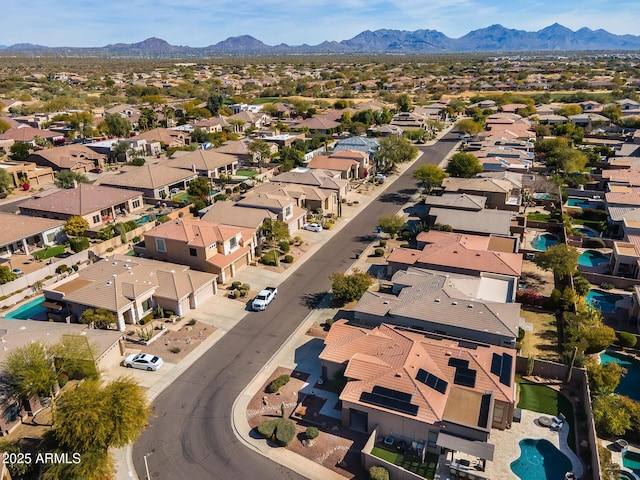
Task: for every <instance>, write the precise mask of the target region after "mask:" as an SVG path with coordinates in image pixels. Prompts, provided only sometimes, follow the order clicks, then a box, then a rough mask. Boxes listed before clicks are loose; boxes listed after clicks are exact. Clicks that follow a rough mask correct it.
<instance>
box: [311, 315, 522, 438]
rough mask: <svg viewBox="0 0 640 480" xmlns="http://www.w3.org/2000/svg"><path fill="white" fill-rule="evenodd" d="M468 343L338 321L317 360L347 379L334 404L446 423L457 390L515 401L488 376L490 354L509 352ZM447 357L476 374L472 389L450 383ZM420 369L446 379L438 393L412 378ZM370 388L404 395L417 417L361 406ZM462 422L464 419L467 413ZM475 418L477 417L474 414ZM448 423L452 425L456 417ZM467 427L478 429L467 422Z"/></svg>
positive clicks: (510, 390) (452, 369) (452, 371)
mask: <svg viewBox="0 0 640 480" xmlns="http://www.w3.org/2000/svg"><path fill="white" fill-rule="evenodd" d="M334 329H335V330H334ZM471 343H472V342H466V341H462V340H457V339H452V338H445V337H440V336H437V335H433V334H423V333H420V332H417V331H409V330H407V329H403V328H400V327H394V326H391V325H387V324H383V325H381V326H380V327H377V328H374V329H373V330H367V329H364V328H360V327H357V326H350V325H347V324H346V321H345V320H339V321H337V322H335V323H334V324H333V326H332V327H331V330H330V332H329V335H328V336H327V338H326V339H325V348H324V350H323V351H322V353H321V354H320V356H319V358H320V359H321V360H323V361H330V362H332V363H337V364H345V363H346V364H347V369H346V371H345V375H346V376H347V377H348V378H349V379H350V381H349V382H347V385H346V386H345V388H344V390H343V391H342V393H341V395H340V400H342V401H343V402H349V403H353V404H360V405H366V406H367V408H373V409H376V410H381V411H385V412H388V413H392V414H395V415H399V416H406V417H408V418H413V419H416V420H418V421H421V422H424V423H428V424H433V423H435V422H437V421H441V420H443V419H447V411H448V410H450V409H447V406H448V405H449V404H450V403H455V401H456V399H459V398H461V397H462V396H464V393H462V392H470V393H472V392H476V393H478V394H485V393H487V392H493V395H494V398H495V399H496V400H500V401H503V402H507V403H513V402H514V401H515V398H514V397H515V393H514V392H515V389H514V388H513V386H512V384H511V385H510V386H507V385H505V384H504V383H501V382H500V378H499V376H498V375H496V374H494V373H491V363H492V359H493V355H494V354H498V355H502V354H507V355H511V356H512V357H513V356H515V351H514V350H511V349H507V348H502V347H497V346H487V345H477V346H476V347H475V348H473V347H471ZM470 347H471V348H470ZM451 358H458V359H460V360H466V361H468V362H469V366H468V368H469V369H473V370H475V371H476V372H477V373H476V381H475V386H474V387H466V386H462V385H459V384H456V383H454V379H455V367H453V366H450V365H449V360H450V359H451ZM420 369H422V370H425V371H427V372H429V373H430V374H433V375H436V376H437V377H438V378H440V379H441V380H444V381H446V382H447V383H448V384H447V385H446V387H445V388H444V392H440V391H437V390H435V389H433V388H431V387H429V386H427V385H426V384H425V383H423V382H421V381H419V380H417V378H416V376H417V375H418V372H419V370H420ZM514 375H515V362H513V364H512V369H511V372H510V378H511V380H513V377H514ZM375 387H384V388H388V389H392V390H395V391H397V392H403V393H406V394H408V395H409V396H410V397H411V403H412V404H414V405H416V406H417V408H418V410H417V415H415V416H412V415H409V414H406V413H402V412H398V411H394V410H390V409H387V408H385V407H381V406H375V405H372V404H369V403H366V402H362V401H361V395H362V393H363V392H372V391H373V389H374V388H375ZM452 410H453V411H456V410H459V409H452ZM476 413H477V412H476ZM467 418H470V417H469V416H468V415H467ZM475 418H476V419H477V418H478V416H477V414H476V416H475ZM449 419H450V420H452V421H456V418H449ZM458 420H459V419H458ZM470 426H472V427H478V426H480V425H477V424H476V425H474V424H473V423H472V424H471V425H470Z"/></svg>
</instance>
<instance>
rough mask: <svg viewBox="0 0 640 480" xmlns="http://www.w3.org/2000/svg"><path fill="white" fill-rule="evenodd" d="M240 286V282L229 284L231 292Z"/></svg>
mask: <svg viewBox="0 0 640 480" xmlns="http://www.w3.org/2000/svg"><path fill="white" fill-rule="evenodd" d="M240 285H242V282H233V283H231V290H236V289H237V288H239V287H240Z"/></svg>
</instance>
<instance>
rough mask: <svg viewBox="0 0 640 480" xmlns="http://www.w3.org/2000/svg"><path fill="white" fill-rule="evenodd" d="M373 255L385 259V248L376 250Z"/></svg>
mask: <svg viewBox="0 0 640 480" xmlns="http://www.w3.org/2000/svg"><path fill="white" fill-rule="evenodd" d="M373 254H374V255H375V256H376V257H384V248H376V249H375V250H374V251H373Z"/></svg>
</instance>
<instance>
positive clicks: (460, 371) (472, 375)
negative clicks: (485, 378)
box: [453, 367, 478, 388]
mask: <svg viewBox="0 0 640 480" xmlns="http://www.w3.org/2000/svg"><path fill="white" fill-rule="evenodd" d="M477 374H478V372H477V371H476V370H472V369H470V368H465V367H458V368H456V373H455V374H454V375H453V383H455V384H456V385H462V386H463V387H470V388H474V387H475V386H476V375H477Z"/></svg>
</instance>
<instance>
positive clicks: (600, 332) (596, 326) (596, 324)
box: [564, 302, 616, 355]
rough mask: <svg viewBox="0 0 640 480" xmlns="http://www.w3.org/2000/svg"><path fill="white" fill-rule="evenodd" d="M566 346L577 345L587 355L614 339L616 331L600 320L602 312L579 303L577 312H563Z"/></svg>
mask: <svg viewBox="0 0 640 480" xmlns="http://www.w3.org/2000/svg"><path fill="white" fill-rule="evenodd" d="M564 321H565V325H566V326H565V336H566V338H567V341H566V346H567V347H568V348H573V347H578V350H580V351H581V352H584V353H586V354H587V355H590V354H593V353H597V352H601V351H602V350H604V349H605V348H607V347H608V346H609V345H611V344H612V343H613V342H615V340H616V332H615V330H614V329H613V328H611V327H608V326H606V325H605V324H604V323H603V321H602V312H601V311H600V310H599V309H597V308H594V307H592V306H591V305H587V304H585V303H584V302H581V303H579V308H578V311H577V313H570V312H565V313H564Z"/></svg>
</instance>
